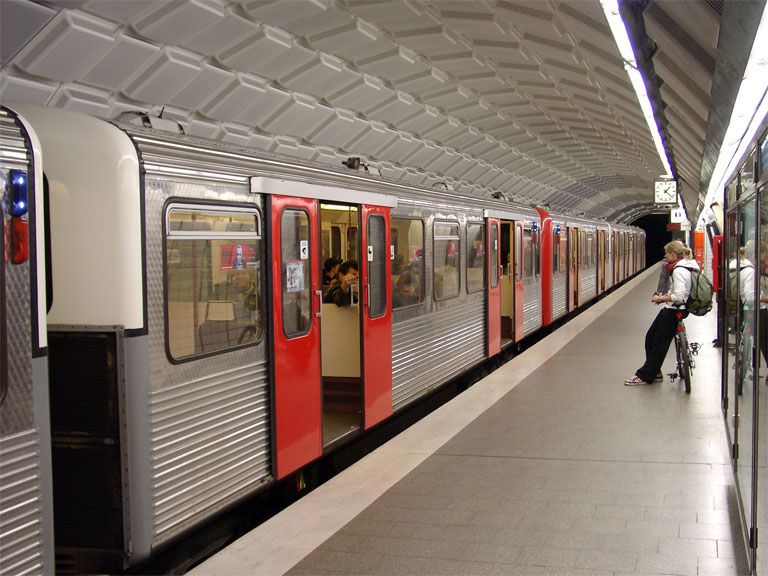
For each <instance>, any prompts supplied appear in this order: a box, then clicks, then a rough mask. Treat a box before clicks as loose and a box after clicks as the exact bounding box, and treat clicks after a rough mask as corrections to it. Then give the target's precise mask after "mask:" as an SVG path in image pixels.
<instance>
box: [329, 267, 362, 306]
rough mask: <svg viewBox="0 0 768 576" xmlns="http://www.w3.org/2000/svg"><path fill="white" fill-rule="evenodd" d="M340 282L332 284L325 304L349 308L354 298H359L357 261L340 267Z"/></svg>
mask: <svg viewBox="0 0 768 576" xmlns="http://www.w3.org/2000/svg"><path fill="white" fill-rule="evenodd" d="M339 278H340V281H339V282H337V283H335V284H331V287H330V288H329V289H328V292H326V293H325V296H324V297H323V303H324V304H331V303H333V304H336V306H349V305H350V304H352V301H353V298H355V297H356V296H357V294H356V292H357V278H358V268H357V262H356V261H355V260H349V261H347V262H344V263H343V264H342V265H341V266H340V267H339Z"/></svg>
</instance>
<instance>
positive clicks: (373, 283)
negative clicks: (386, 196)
mask: <svg viewBox="0 0 768 576" xmlns="http://www.w3.org/2000/svg"><path fill="white" fill-rule="evenodd" d="M367 257H368V289H369V290H370V293H369V294H370V296H369V297H370V302H369V303H368V314H369V315H370V317H371V318H379V317H381V316H383V315H384V313H385V312H386V310H387V284H386V282H387V258H389V250H387V227H386V222H385V221H384V218H383V217H381V216H378V215H371V216H369V217H368V255H367ZM371 258H372V259H371Z"/></svg>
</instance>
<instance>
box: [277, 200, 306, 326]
mask: <svg viewBox="0 0 768 576" xmlns="http://www.w3.org/2000/svg"><path fill="white" fill-rule="evenodd" d="M309 241H310V240H309V216H308V215H307V213H306V212H304V211H303V210H292V209H289V210H285V211H284V212H283V214H282V215H281V217H280V269H281V271H282V275H283V281H282V299H283V332H284V333H285V335H286V337H288V338H297V337H299V336H303V335H304V334H306V333H307V332H309V328H310V325H311V318H312V298H310V290H311V281H310V274H311V267H310V257H309V255H310V254H311V253H312V247H311V246H310V245H309Z"/></svg>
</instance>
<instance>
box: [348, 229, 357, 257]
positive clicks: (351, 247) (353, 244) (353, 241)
mask: <svg viewBox="0 0 768 576" xmlns="http://www.w3.org/2000/svg"><path fill="white" fill-rule="evenodd" d="M357 259H358V257H357V226H350V227H348V228H347V260H357Z"/></svg>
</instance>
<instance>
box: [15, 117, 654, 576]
mask: <svg viewBox="0 0 768 576" xmlns="http://www.w3.org/2000/svg"><path fill="white" fill-rule="evenodd" d="M5 106H7V108H8V110H9V111H8V112H7V113H6V117H9V118H10V117H12V116H13V115H14V114H18V115H20V116H21V117H23V118H24V119H25V121H26V122H28V123H29V125H30V126H31V128H32V129H33V130H34V132H35V134H36V135H37V138H38V139H39V147H40V154H41V160H40V161H39V162H37V164H39V166H37V165H36V170H38V169H39V172H40V177H39V178H40V181H42V179H43V175H44V176H45V178H46V179H47V182H48V186H47V187H46V189H45V193H46V198H47V203H48V208H47V210H46V213H45V214H44V217H45V219H47V221H49V222H50V235H51V243H50V244H51V251H50V253H49V254H45V255H44V256H45V262H44V263H43V264H38V267H37V269H38V271H41V270H44V271H45V273H44V274H38V278H39V277H42V276H45V280H46V281H47V283H48V284H49V285H50V287H51V289H52V290H51V295H50V303H49V305H48V307H47V314H45V312H46V311H45V309H42V315H41V317H40V322H41V326H40V329H39V331H38V335H39V336H40V337H47V347H48V348H47V349H48V363H49V371H50V376H49V377H47V378H46V377H44V376H42V375H41V376H40V378H41V382H43V381H45V383H46V384H47V385H48V388H47V389H48V390H50V426H51V428H52V429H51V433H50V435H51V437H52V438H53V441H52V446H51V452H52V454H53V458H52V460H53V465H52V467H50V468H45V467H44V466H41V467H40V468H39V472H38V473H39V474H40V475H46V477H45V479H44V480H43V481H41V484H42V485H46V484H47V485H52V486H53V492H54V498H53V507H52V509H53V514H54V518H55V521H56V523H55V525H56V530H55V534H51V533H49V538H48V542H47V544H48V546H49V547H50V546H51V541H53V540H55V549H56V555H57V562H61V563H62V564H63V565H66V566H68V567H69V568H70V569H71V570H72V571H75V572H78V571H97V570H115V569H117V570H119V569H123V568H126V567H130V566H135V565H137V564H140V563H142V562H144V561H146V560H147V559H148V558H150V557H151V556H153V555H154V554H155V553H157V551H158V550H160V549H162V548H163V547H164V546H166V545H167V544H168V543H170V542H171V541H172V540H174V539H177V538H179V537H181V536H182V535H183V534H185V533H186V532H188V531H189V530H190V529H191V528H193V527H195V526H198V525H199V524H200V523H201V522H203V521H205V520H207V519H209V518H211V517H213V516H214V515H216V514H217V513H218V512H220V511H222V510H223V509H224V508H226V507H228V506H230V505H232V504H233V503H235V502H237V501H239V500H242V499H243V498H245V497H247V496H249V495H252V494H254V493H255V492H257V491H259V490H261V489H262V488H264V487H265V486H267V485H269V484H271V483H273V482H275V481H277V480H281V479H284V478H288V477H290V476H293V475H299V474H301V472H302V469H303V468H304V467H305V466H307V465H309V464H310V463H312V462H313V461H315V460H316V459H317V458H319V457H321V456H322V455H323V454H325V453H327V452H329V451H331V450H333V449H335V448H336V447H338V446H339V445H341V444H343V443H344V442H346V441H348V440H349V439H351V438H353V437H357V436H359V435H361V434H364V433H365V431H367V430H370V429H371V428H373V427H375V426H376V425H378V424H380V423H381V422H383V421H385V420H387V419H388V418H390V417H391V416H392V415H393V414H394V413H395V412H397V411H399V410H402V409H403V408H404V407H406V406H408V405H409V404H411V403H412V402H414V401H415V400H416V399H418V398H420V397H422V396H424V395H425V394H427V393H429V392H430V391H432V390H434V389H435V388H437V387H439V386H441V385H442V384H444V383H445V382H447V381H448V380H449V379H451V378H453V377H455V376H457V375H459V374H461V373H462V372H465V371H467V370H469V369H471V368H472V367H473V366H476V365H477V364H479V363H480V362H483V361H484V360H486V359H487V358H489V357H492V356H494V355H496V354H498V353H499V352H500V351H501V350H502V349H503V348H504V347H506V346H511V345H513V344H516V343H518V342H520V341H521V340H522V339H523V338H525V337H526V336H528V335H530V334H533V333H535V332H536V331H537V330H539V329H541V328H542V327H545V326H547V325H549V324H550V323H552V322H553V321H555V320H557V319H559V318H561V317H563V316H565V315H566V314H568V313H570V312H573V311H575V310H577V309H578V307H579V306H581V305H583V304H585V303H587V302H588V301H590V300H591V299H593V298H595V297H597V296H599V295H600V294H601V293H602V292H603V291H605V290H607V289H609V288H611V287H612V286H613V285H615V284H617V283H619V282H621V281H623V280H624V279H626V278H627V277H629V276H630V275H632V274H633V273H635V272H637V271H639V270H640V269H642V267H643V266H644V255H643V254H641V253H640V252H639V250H640V249H641V247H642V246H643V240H642V239H643V237H644V234H643V232H642V230H640V229H637V228H632V227H628V226H614V225H612V224H609V223H604V222H593V221H588V220H576V219H572V218H570V217H568V216H567V215H557V214H554V215H550V214H548V213H547V212H546V211H544V210H542V209H535V208H532V207H527V206H520V205H516V204H512V203H509V202H503V201H498V200H493V199H477V198H469V197H463V196H461V195H458V194H455V193H453V192H451V191H449V190H429V189H424V188H419V187H416V186H412V185H407V184H403V183H398V182H391V181H385V180H384V179H381V178H378V177H374V176H369V175H367V174H363V173H361V172H359V171H356V170H351V169H345V168H342V167H339V168H338V169H335V168H332V167H329V166H327V165H319V164H312V163H309V162H302V161H299V160H295V159H292V160H288V159H284V158H278V157H273V156H268V155H265V154H262V153H260V152H258V151H254V150H244V149H241V148H236V147H234V146H228V145H225V144H221V143H219V142H212V141H206V140H201V139H197V138H192V137H188V136H184V135H183V134H175V133H172V132H168V131H160V130H154V129H151V128H147V127H143V126H142V125H134V124H132V123H123V124H111V123H108V122H104V121H101V120H97V119H95V118H92V117H89V116H85V115H82V114H78V113H74V112H67V111H63V110H58V109H50V108H43V107H36V106H32V105H27V104H14V103H6V104H5ZM137 118H139V120H141V122H140V124H143V123H149V120H148V119H147V118H141V117H137ZM40 256H43V255H42V254H40ZM331 257H334V258H339V259H344V260H355V261H357V263H358V268H359V280H358V282H357V283H356V284H354V285H352V286H351V287H350V288H349V290H348V292H347V293H346V294H345V296H344V297H345V298H347V299H348V300H345V301H343V302H342V304H344V305H342V306H338V305H336V304H332V303H327V302H324V300H326V295H327V289H328V288H327V286H324V285H323V284H322V263H323V261H324V260H325V259H326V258H331ZM46 266H47V268H46ZM4 274H5V273H4ZM6 283H7V280H6ZM41 288H44V286H42V287H41ZM32 349H33V350H35V348H34V346H33V348H32ZM43 387H45V386H43ZM4 446H5V445H3V447H4ZM3 449H5V448H3ZM3 482H4V484H3V487H2V489H3V490H5V489H6V485H5V481H3ZM50 509H51V507H48V510H50ZM41 571H43V572H44V570H41Z"/></svg>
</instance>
